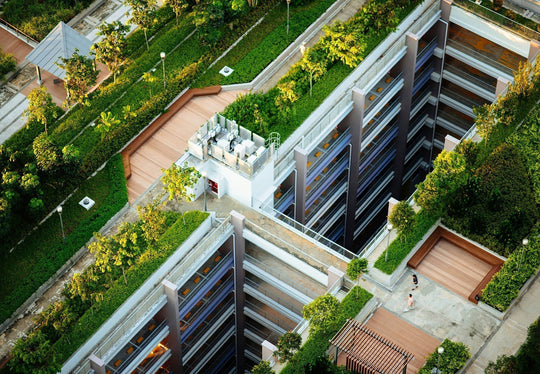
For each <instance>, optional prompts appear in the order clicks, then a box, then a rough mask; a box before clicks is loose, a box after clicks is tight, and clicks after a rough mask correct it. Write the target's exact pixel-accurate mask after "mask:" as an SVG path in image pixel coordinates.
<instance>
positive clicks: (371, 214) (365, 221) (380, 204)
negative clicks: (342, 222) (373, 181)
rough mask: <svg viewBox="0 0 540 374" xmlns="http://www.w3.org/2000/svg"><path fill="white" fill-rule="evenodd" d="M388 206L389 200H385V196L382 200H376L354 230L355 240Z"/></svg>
mask: <svg viewBox="0 0 540 374" xmlns="http://www.w3.org/2000/svg"><path fill="white" fill-rule="evenodd" d="M387 204H388V199H385V196H382V197H381V198H380V199H377V200H375V202H374V203H373V204H372V207H370V208H369V209H368V210H367V211H366V212H365V213H364V214H363V215H362V216H361V217H360V219H359V220H357V221H356V223H357V226H356V228H355V230H354V238H355V239H356V238H357V237H358V236H359V235H360V234H361V233H362V231H364V229H365V228H366V227H367V226H368V225H369V224H370V223H371V221H372V220H373V219H374V218H375V216H377V215H378V214H379V213H380V212H381V211H382V209H384V208H385V207H386V206H387Z"/></svg>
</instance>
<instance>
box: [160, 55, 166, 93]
mask: <svg viewBox="0 0 540 374" xmlns="http://www.w3.org/2000/svg"><path fill="white" fill-rule="evenodd" d="M159 56H160V57H161V65H162V66H163V88H166V87H167V82H165V52H161V53H160V54H159Z"/></svg>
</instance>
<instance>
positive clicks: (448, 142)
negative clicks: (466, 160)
mask: <svg viewBox="0 0 540 374" xmlns="http://www.w3.org/2000/svg"><path fill="white" fill-rule="evenodd" d="M458 144H459V139H456V138H455V137H453V136H452V135H450V134H448V135H446V136H445V137H444V150H445V151H448V152H450V151H453V150H454V148H456V145H458Z"/></svg>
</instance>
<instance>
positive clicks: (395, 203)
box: [387, 197, 399, 217]
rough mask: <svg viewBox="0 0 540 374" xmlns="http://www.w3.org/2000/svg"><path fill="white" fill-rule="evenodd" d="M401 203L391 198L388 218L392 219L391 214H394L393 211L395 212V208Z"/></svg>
mask: <svg viewBox="0 0 540 374" xmlns="http://www.w3.org/2000/svg"><path fill="white" fill-rule="evenodd" d="M398 203H399V200H397V199H394V198H393V197H391V198H390V199H388V215H387V217H390V214H392V211H393V210H394V207H395V206H396V205H397V204H398Z"/></svg>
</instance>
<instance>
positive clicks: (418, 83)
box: [412, 62, 435, 95]
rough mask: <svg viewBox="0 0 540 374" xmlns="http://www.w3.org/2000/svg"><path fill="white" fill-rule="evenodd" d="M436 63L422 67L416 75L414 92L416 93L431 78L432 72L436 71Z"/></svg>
mask: <svg viewBox="0 0 540 374" xmlns="http://www.w3.org/2000/svg"><path fill="white" fill-rule="evenodd" d="M434 66H435V64H434V63H433V62H431V63H429V64H427V65H426V66H423V67H422V70H419V71H418V73H417V74H416V75H415V77H414V83H413V91H412V94H413V95H416V93H417V92H418V91H420V89H421V88H422V87H424V85H425V84H426V83H427V82H429V80H430V79H431V73H433V71H434V69H435V68H434Z"/></svg>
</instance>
